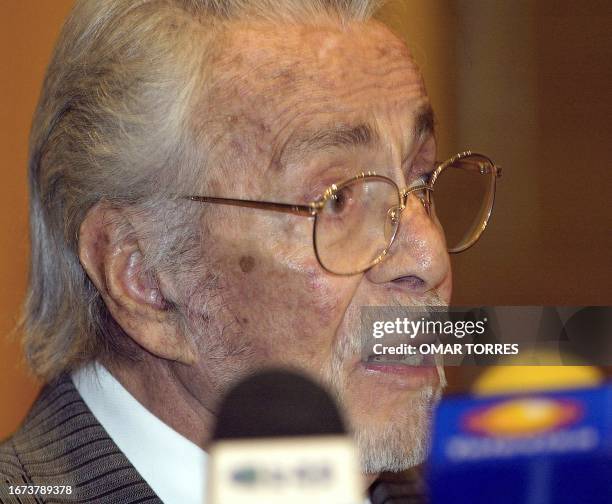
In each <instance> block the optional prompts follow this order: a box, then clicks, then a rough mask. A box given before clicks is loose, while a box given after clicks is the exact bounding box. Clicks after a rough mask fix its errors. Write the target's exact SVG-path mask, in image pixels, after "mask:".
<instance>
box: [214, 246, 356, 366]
mask: <svg viewBox="0 0 612 504" xmlns="http://www.w3.org/2000/svg"><path fill="white" fill-rule="evenodd" d="M304 256H305V254H302V253H293V254H290V253H289V251H287V250H281V249H279V248H278V247H275V249H274V254H273V255H272V254H270V251H267V254H266V252H265V251H262V250H259V251H254V250H251V251H250V252H249V253H247V254H240V255H238V256H232V257H230V258H228V259H229V262H228V264H226V267H227V270H226V271H231V274H230V285H229V286H228V290H229V292H230V293H231V294H230V296H229V297H228V299H226V303H227V305H228V307H229V308H230V309H231V310H232V311H233V312H234V313H235V315H236V319H237V320H238V321H239V324H240V326H241V328H240V329H241V332H242V333H243V334H246V335H248V337H249V339H251V340H252V341H254V342H255V343H256V346H257V347H258V348H259V349H260V353H263V354H264V355H265V356H267V357H268V358H272V357H274V358H275V359H280V360H281V361H283V360H287V359H294V360H302V359H310V360H311V361H313V360H314V361H318V360H321V359H324V358H325V356H327V354H328V353H329V352H330V350H331V348H333V343H334V341H335V338H336V331H337V328H338V326H339V325H340V323H341V321H342V318H343V316H344V310H345V308H346V306H347V305H348V304H349V302H350V299H346V300H345V299H344V298H343V297H346V295H347V294H346V292H345V291H344V290H343V289H342V288H341V286H340V287H339V286H337V285H336V283H337V279H334V278H333V277H330V276H329V275H328V274H326V273H325V272H323V270H322V269H321V268H320V267H319V265H318V263H317V262H316V260H314V259H311V258H308V257H304Z"/></svg>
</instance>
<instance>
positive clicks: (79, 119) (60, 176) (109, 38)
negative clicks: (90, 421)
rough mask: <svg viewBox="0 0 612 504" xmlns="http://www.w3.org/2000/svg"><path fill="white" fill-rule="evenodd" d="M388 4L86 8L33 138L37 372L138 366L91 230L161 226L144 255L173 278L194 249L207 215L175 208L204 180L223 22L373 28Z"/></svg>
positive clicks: (50, 76)
mask: <svg viewBox="0 0 612 504" xmlns="http://www.w3.org/2000/svg"><path fill="white" fill-rule="evenodd" d="M377 4H378V2H377V1H376V0H138V1H135V0H106V1H102V0H81V1H78V2H77V3H76V5H75V7H74V9H73V11H72V13H71V15H70V16H69V18H68V20H67V21H66V24H65V26H64V28H63V30H62V33H61V35H60V38H59V41H58V43H57V46H56V48H55V51H54V54H53V57H52V60H51V63H50V65H49V67H48V69H47V73H46V77H45V81H44V85H43V89H42V93H41V97H40V101H39V104H38V107H37V110H36V112H35V115H34V118H33V127H32V132H31V138H30V157H29V186H30V238H31V265H30V278H29V286H28V292H27V298H26V302H25V309H24V315H23V319H22V327H23V334H24V336H23V337H24V347H25V353H26V358H27V360H28V362H29V364H30V366H31V368H32V369H33V371H34V372H35V373H36V374H37V375H38V376H39V377H41V378H43V379H46V380H49V379H52V378H54V377H56V376H57V375H59V374H60V373H62V372H65V371H69V370H72V369H75V368H76V367H78V366H79V365H81V364H82V363H85V362H88V361H91V360H92V359H95V358H96V357H98V356H100V355H111V356H112V355H123V356H128V357H129V346H126V340H127V338H126V337H125V335H124V334H123V332H122V330H121V328H120V327H118V325H117V324H116V322H115V321H114V320H113V318H112V317H111V315H110V314H109V312H108V310H107V308H106V306H105V304H104V302H103V300H102V298H101V296H100V294H99V292H98V291H97V289H96V288H95V286H94V285H93V283H92V282H91V281H90V280H89V278H88V277H87V275H86V273H85V271H84V269H83V267H82V266H81V264H80V261H79V257H78V236H79V228H80V226H81V223H82V222H83V220H84V218H85V216H86V214H87V212H88V211H89V210H90V209H91V208H92V207H93V206H94V205H95V204H97V203H98V202H105V204H108V205H111V206H113V207H116V208H122V209H125V210H126V211H127V210H129V211H133V212H139V215H140V216H141V217H142V221H143V222H148V223H149V228H147V227H146V226H145V227H144V230H145V231H142V232H149V233H150V236H152V237H155V240H154V242H155V246H154V247H150V250H146V251H143V252H144V255H145V262H146V266H147V268H148V271H152V272H156V271H160V270H162V269H164V268H166V269H171V268H172V267H173V265H175V264H176V263H177V261H178V258H177V256H178V254H181V252H183V253H184V255H183V256H181V258H180V261H181V262H184V261H185V260H189V256H188V254H187V253H186V251H188V250H191V249H194V248H196V247H194V241H197V238H198V237H197V234H196V232H195V231H193V232H192V233H185V230H186V229H188V226H189V225H188V224H187V223H188V222H190V221H191V222H197V216H194V215H191V216H188V215H186V212H185V211H181V212H178V211H176V207H177V201H178V199H177V198H176V196H177V195H180V194H185V192H186V191H187V188H191V190H193V188H194V187H200V186H201V184H202V181H201V180H200V178H201V177H199V176H198V174H201V172H202V166H204V165H205V157H206V152H203V151H205V150H206V149H205V148H204V149H203V148H202V147H201V146H202V145H206V142H205V141H204V139H203V138H198V135H203V136H205V135H206V133H205V132H203V133H202V132H197V131H195V130H196V128H195V127H193V118H192V117H191V116H190V112H191V111H192V110H193V109H194V105H195V104H196V103H197V102H198V100H200V99H201V97H199V96H198V93H197V92H196V90H198V89H203V88H204V86H203V85H202V84H203V82H202V81H203V79H204V78H205V72H204V69H205V64H206V52H207V51H206V48H207V47H209V46H212V45H213V44H214V28H215V26H219V25H223V24H224V23H227V22H231V21H233V20H241V19H250V18H257V19H263V20H267V21H272V22H294V23H309V22H314V21H313V20H315V19H316V18H317V17H321V16H328V17H329V16H332V17H333V18H334V19H338V20H339V21H341V22H344V21H365V20H367V19H369V17H370V16H371V15H372V14H373V12H374V10H375V9H376V8H377ZM203 42H204V43H203ZM207 42H209V43H208V44H207ZM210 42H212V43H213V44H211V43H210ZM173 198H174V199H173ZM173 201H174V206H173V205H172V202H173ZM193 207H197V205H194V206H193ZM194 211H195V210H194ZM197 211H198V212H201V209H199V210H197ZM194 217H195V218H194ZM160 226H164V227H163V228H162V229H160ZM192 226H193V225H192ZM147 230H148V231H147ZM128 232H134V231H133V230H126V233H128ZM186 236H188V237H191V241H190V242H188V239H187V238H185V237H186ZM138 238H140V237H138ZM199 249H200V250H199V251H198V255H201V247H199ZM192 259H193V257H192ZM194 260H195V259H194Z"/></svg>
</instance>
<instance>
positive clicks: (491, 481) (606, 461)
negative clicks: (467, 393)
mask: <svg viewBox="0 0 612 504" xmlns="http://www.w3.org/2000/svg"><path fill="white" fill-rule="evenodd" d="M427 478H428V485H429V492H430V499H431V503H432V504H437V503H447V502H454V503H462V502H465V503H468V502H469V503H470V504H479V503H487V504H490V503H492V502H495V503H496V504H503V503H508V504H510V503H511V504H522V503H525V504H532V503H533V504H552V503H554V504H565V503H567V504H569V503H571V504H578V503H585V504H587V503H588V504H597V503H602V504H603V503H604V502H605V503H611V502H612V386H610V385H609V384H608V385H605V386H602V387H598V388H590V389H580V390H566V391H555V392H542V393H535V392H534V393H529V394H516V395H504V396H496V397H486V398H484V397H461V398H453V399H449V400H444V401H442V402H441V403H440V406H439V408H438V409H437V411H436V415H435V419H434V426H433V440H432V448H431V454H430V459H429V463H428V476H427Z"/></svg>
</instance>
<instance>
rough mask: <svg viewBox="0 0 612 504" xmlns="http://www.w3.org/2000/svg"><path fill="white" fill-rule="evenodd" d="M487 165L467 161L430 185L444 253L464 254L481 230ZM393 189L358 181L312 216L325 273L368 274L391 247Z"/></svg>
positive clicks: (486, 209)
mask: <svg viewBox="0 0 612 504" xmlns="http://www.w3.org/2000/svg"><path fill="white" fill-rule="evenodd" d="M483 166H486V167H491V164H490V162H489V161H488V160H487V159H486V158H483V157H481V156H478V155H471V156H468V157H465V158H462V159H461V160H458V161H456V162H455V163H454V164H452V165H450V166H448V167H447V168H445V169H444V170H443V171H442V172H441V173H440V175H439V177H438V178H437V180H436V181H435V184H434V191H433V194H432V199H433V209H432V213H433V214H435V215H436V216H437V218H438V220H439V221H440V223H441V225H442V228H443V229H444V233H445V236H446V242H447V247H448V249H449V251H451V252H455V251H460V250H464V249H465V248H466V247H467V246H469V245H471V244H472V243H473V242H474V241H475V240H476V239H477V238H478V236H479V234H480V232H481V231H482V229H484V226H485V225H486V222H487V219H488V217H489V214H490V211H491V207H492V204H493V197H494V188H495V185H494V184H495V175H494V173H493V172H492V170H490V169H489V170H482V169H481V168H482V167H483ZM400 204H401V200H400V195H399V192H398V188H397V186H396V185H395V184H394V183H392V182H391V181H390V180H388V179H386V178H384V177H376V176H371V177H363V178H357V179H353V180H351V181H348V182H345V183H343V184H341V185H339V186H338V188H337V190H336V191H334V192H333V193H332V195H331V196H330V197H329V198H327V200H325V204H324V206H323V208H321V209H320V211H319V212H318V213H317V216H316V220H315V228H314V242H315V250H316V253H317V257H318V258H319V261H320V262H321V264H322V265H323V267H325V268H326V269H327V270H329V271H331V272H334V273H337V274H341V275H348V274H351V273H357V272H361V271H364V270H366V269H368V268H369V267H370V266H372V265H373V264H374V263H375V262H376V261H377V260H378V259H379V258H380V257H381V255H382V254H384V253H385V251H386V250H387V249H388V248H389V246H390V245H391V243H392V241H393V239H394V237H395V234H396V232H397V229H398V225H399V217H400V211H399V206H400Z"/></svg>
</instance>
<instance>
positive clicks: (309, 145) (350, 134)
mask: <svg viewBox="0 0 612 504" xmlns="http://www.w3.org/2000/svg"><path fill="white" fill-rule="evenodd" d="M379 141H380V137H379V135H378V132H377V131H376V128H375V127H374V126H373V125H372V124H369V123H362V124H357V125H354V126H351V125H346V124H338V125H334V126H332V127H330V128H326V129H323V130H319V131H315V132H314V133H311V134H308V135H306V136H303V137H301V138H299V139H297V140H296V141H295V142H294V143H293V145H292V146H291V147H292V150H297V151H299V152H300V153H304V152H312V151H317V150H324V149H329V148H334V147H335V148H347V149H350V148H352V147H362V146H366V147H367V146H370V145H372V144H375V143H377V142H379Z"/></svg>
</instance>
